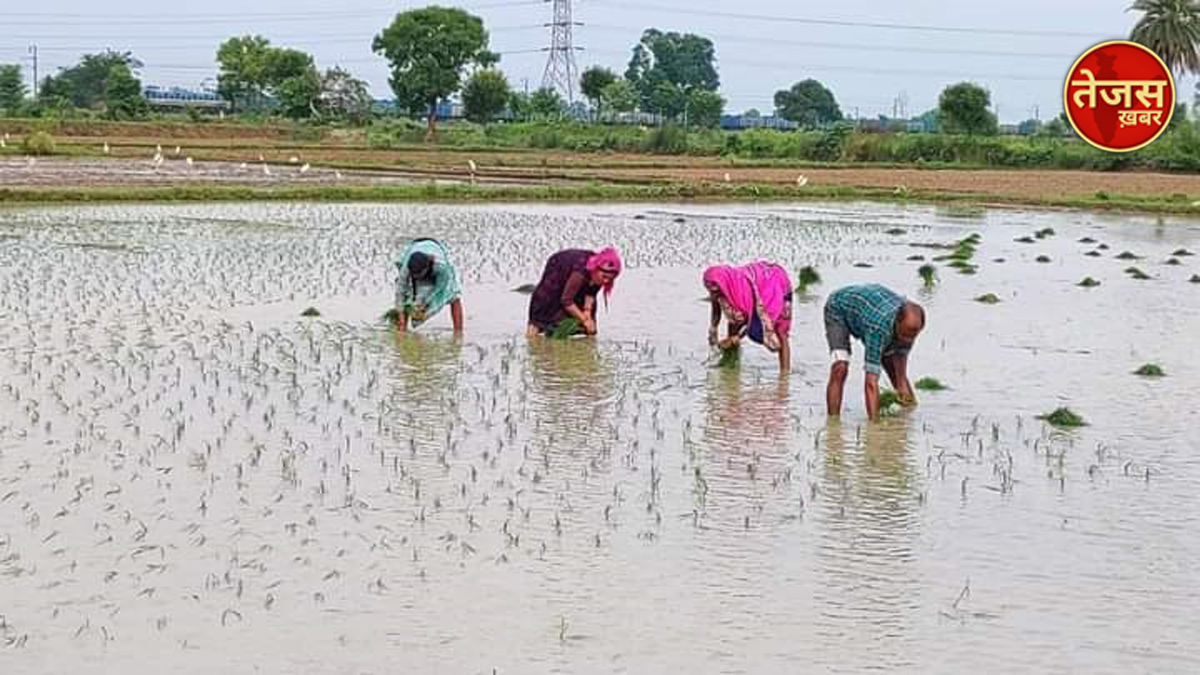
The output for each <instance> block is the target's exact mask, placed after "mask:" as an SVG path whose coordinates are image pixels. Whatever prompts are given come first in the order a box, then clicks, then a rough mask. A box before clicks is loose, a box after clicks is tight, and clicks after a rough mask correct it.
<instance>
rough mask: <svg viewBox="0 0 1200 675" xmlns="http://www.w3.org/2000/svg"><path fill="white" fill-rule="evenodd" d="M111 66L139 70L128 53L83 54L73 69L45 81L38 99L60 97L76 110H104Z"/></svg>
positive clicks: (134, 60) (64, 70)
mask: <svg viewBox="0 0 1200 675" xmlns="http://www.w3.org/2000/svg"><path fill="white" fill-rule="evenodd" d="M114 66H124V67H125V69H126V70H128V71H133V70H136V69H138V68H141V67H142V62H141V61H138V60H137V59H135V58H133V55H132V54H130V53H129V52H114V51H111V50H110V51H105V52H101V53H98V54H84V55H83V57H81V58H80V59H79V63H78V64H77V65H75V66H72V67H70V68H66V69H63V70H61V71H59V73H58V74H57V75H53V76H51V77H47V78H46V79H45V80H44V81H43V83H42V86H41V88H40V90H39V91H38V96H39V97H46V98H50V99H53V98H55V97H62V98H65V99H67V100H68V101H70V102H71V105H73V106H75V107H76V108H95V109H98V108H101V107H104V106H105V91H106V90H107V88H108V78H109V74H110V73H111V72H112V69H113V67H114ZM131 76H132V75H131ZM139 93H140V92H139Z"/></svg>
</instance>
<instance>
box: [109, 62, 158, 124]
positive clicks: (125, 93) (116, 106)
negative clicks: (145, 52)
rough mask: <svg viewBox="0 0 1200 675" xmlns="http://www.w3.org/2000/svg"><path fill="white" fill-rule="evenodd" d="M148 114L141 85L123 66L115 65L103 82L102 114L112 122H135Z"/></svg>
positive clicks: (147, 105)
mask: <svg viewBox="0 0 1200 675" xmlns="http://www.w3.org/2000/svg"><path fill="white" fill-rule="evenodd" d="M149 112H150V103H149V102H148V101H146V97H145V96H143V95H142V83H141V82H139V81H138V79H137V78H136V77H134V76H133V71H131V70H130V69H129V66H127V65H125V64H120V63H118V64H116V65H114V66H113V67H112V68H111V69H110V70H109V71H108V77H107V78H105V80H104V114H105V116H106V117H108V118H109V119H114V120H136V119H141V118H143V117H145V116H146V115H147V114H148V113H149Z"/></svg>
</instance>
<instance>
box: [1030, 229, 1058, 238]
mask: <svg viewBox="0 0 1200 675" xmlns="http://www.w3.org/2000/svg"><path fill="white" fill-rule="evenodd" d="M1054 234H1055V232H1054V228H1053V227H1044V228H1042V229H1040V230H1038V231H1037V232H1034V233H1033V236H1035V237H1037V238H1038V239H1045V238H1046V237H1053V236H1054Z"/></svg>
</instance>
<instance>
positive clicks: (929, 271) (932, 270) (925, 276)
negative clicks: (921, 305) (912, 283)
mask: <svg viewBox="0 0 1200 675" xmlns="http://www.w3.org/2000/svg"><path fill="white" fill-rule="evenodd" d="M917 276H919V277H921V280H922V281H924V282H925V285H926V286H932V285H934V284H936V283H937V268H936V267H934V266H933V265H921V267H919V268H918V269H917Z"/></svg>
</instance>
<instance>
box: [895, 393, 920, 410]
mask: <svg viewBox="0 0 1200 675" xmlns="http://www.w3.org/2000/svg"><path fill="white" fill-rule="evenodd" d="M899 396H900V405H901V406H902V407H904V408H911V407H913V406H915V405H916V404H917V397H916V396H913V393H912V392H911V391H909V392H903V393H901V394H899Z"/></svg>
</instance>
